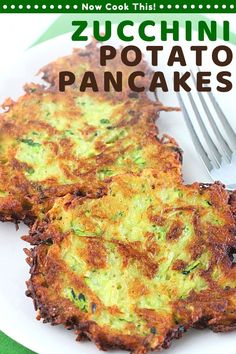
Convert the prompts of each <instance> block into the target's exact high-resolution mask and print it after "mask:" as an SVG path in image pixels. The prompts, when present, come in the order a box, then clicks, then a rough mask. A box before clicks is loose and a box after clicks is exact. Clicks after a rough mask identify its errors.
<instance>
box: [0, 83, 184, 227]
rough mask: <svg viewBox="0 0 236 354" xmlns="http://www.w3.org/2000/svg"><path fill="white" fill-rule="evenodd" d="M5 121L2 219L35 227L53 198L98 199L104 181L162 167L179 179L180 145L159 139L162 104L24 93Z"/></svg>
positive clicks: (0, 142)
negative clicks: (90, 194)
mask: <svg viewBox="0 0 236 354" xmlns="http://www.w3.org/2000/svg"><path fill="white" fill-rule="evenodd" d="M4 108H5V113H3V114H1V117H0V176H1V179H0V219H2V220H3V221H7V220H24V221H25V222H26V223H32V221H33V220H34V219H35V218H37V217H42V216H43V215H44V214H45V213H46V212H47V210H49V209H50V207H51V205H52V204H53V200H54V198H55V197H60V196H64V195H65V194H67V193H73V192H75V193H78V194H79V193H82V194H83V193H86V192H88V191H90V192H94V193H96V192H97V191H98V189H99V187H100V186H101V185H103V184H104V181H105V179H106V178H108V177H110V176H113V175H117V174H120V173H125V172H140V171H142V170H143V169H144V168H157V169H158V171H159V178H160V179H162V178H164V179H173V180H180V179H181V162H180V157H181V156H180V155H181V154H180V152H179V149H178V146H177V145H176V143H175V142H174V140H173V139H171V138H169V139H166V141H162V140H158V139H157V137H156V135H157V128H156V126H155V120H156V117H157V114H158V112H159V111H160V110H162V109H165V107H163V106H162V105H161V104H160V103H153V102H151V101H150V100H148V99H147V98H144V97H143V99H142V100H140V99H135V98H134V99H131V98H127V99H126V100H123V101H120V100H116V99H115V97H111V98H109V99H108V98H107V97H106V96H104V95H100V94H96V95H95V94H94V93H81V94H80V93H78V92H74V91H70V92H67V93H66V94H65V93H58V92H56V91H53V90H46V89H44V88H43V87H41V86H37V85H31V86H28V87H27V90H26V93H25V95H24V96H22V97H20V98H19V99H18V101H17V102H13V101H11V100H7V101H6V102H5V104H4Z"/></svg>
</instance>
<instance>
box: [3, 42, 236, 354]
mask: <svg viewBox="0 0 236 354" xmlns="http://www.w3.org/2000/svg"><path fill="white" fill-rule="evenodd" d="M113 43H114V44H117V41H116V38H113ZM135 44H137V45H138V46H139V47H140V48H142V49H143V50H144V47H145V44H144V43H143V42H140V43H135ZM191 44H193V43H191ZM207 44H208V45H209V47H212V44H211V43H207ZM172 45H173V43H171V42H169V43H168V45H166V46H165V53H168V51H169V49H170V47H171V46H172ZM73 46H75V43H72V42H71V40H70V37H69V36H67V35H65V36H61V37H59V38H57V39H54V40H52V41H49V42H47V43H44V44H42V45H40V46H38V47H35V48H34V49H31V50H30V51H27V52H26V53H25V54H24V55H23V56H22V57H21V58H19V59H18V63H17V65H16V67H15V68H13V69H12V70H11V72H10V73H9V72H7V73H2V75H1V83H0V101H1V102H2V101H3V100H4V99H5V98H6V97H8V96H10V97H13V98H17V97H18V96H19V95H20V94H21V93H22V92H23V91H22V86H23V85H24V83H25V82H30V81H35V78H34V74H35V73H36V72H37V70H38V69H39V68H40V67H42V66H43V65H45V64H47V63H48V62H50V61H51V60H53V59H56V58H57V57H58V56H62V55H66V54H69V53H70V52H71V50H72V47H73ZM183 46H185V47H186V50H187V45H186V43H183ZM233 50H234V51H235V48H233ZM162 63H163V61H162ZM209 67H210V68H211V69H212V71H216V68H214V67H213V66H212V64H211V62H210V59H209V56H208V58H207V59H206V61H205V64H204V68H209ZM175 69H176V70H178V69H179V68H175ZM231 69H232V68H231ZM161 70H163V71H165V73H166V75H167V76H168V77H169V79H170V77H171V70H170V68H168V67H167V66H165V65H164V64H161ZM181 70H182V71H184V70H183V68H182V69H181ZM232 72H233V75H235V74H234V71H233V70H232ZM232 79H233V82H234V83H235V84H236V80H235V77H234V76H233V78H232ZM235 92H236V91H235V89H234V90H233V91H232V92H230V93H227V94H219V93H217V98H218V100H219V102H220V104H221V105H222V107H223V108H224V110H225V112H226V115H227V117H228V118H229V120H230V121H231V123H232V125H233V126H234V128H236V122H235V121H233V117H235V111H234V106H235V105H234V104H232V102H235V99H236V94H235ZM160 99H161V100H162V102H163V103H165V104H166V105H177V104H178V103H177V100H176V97H175V94H174V93H173V92H171V91H170V92H169V93H160ZM158 126H159V128H160V131H161V132H165V133H168V134H170V135H171V136H173V137H174V138H175V139H176V140H177V141H178V143H179V144H180V146H181V147H182V148H183V150H184V152H185V154H184V167H183V175H184V180H185V182H187V183H191V182H193V181H201V182H208V181H209V182H211V179H210V177H209V176H208V174H207V173H206V171H205V169H204V167H203V165H202V162H201V160H200V158H199V156H198V155H197V153H196V152H195V150H194V148H193V145H192V142H191V139H190V136H189V133H188V131H187V129H186V127H185V124H184V121H183V118H182V115H181V113H162V114H161V118H160V120H159V123H158ZM235 172H236V171H235ZM234 175H235V176H236V173H235V174H234ZM25 233H27V228H26V227H25V226H22V225H21V227H20V230H19V231H18V232H16V230H15V227H14V225H12V224H0V270H1V293H0V329H1V330H2V331H4V332H5V333H6V334H8V335H9V336H10V337H12V338H13V339H15V340H17V341H18V342H20V343H22V344H23V345H25V346H26V347H28V348H30V349H32V350H34V351H35V352H37V353H40V354H48V353H50V354H64V353H66V352H68V353H70V354H75V353H83V354H96V353H98V350H97V349H96V347H95V346H94V345H93V344H92V343H89V342H85V343H76V342H75V341H74V338H75V336H74V334H73V332H72V331H66V330H64V329H63V328H62V327H52V326H50V325H48V324H46V325H45V324H43V323H42V322H38V321H36V320H35V312H34V309H33V304H32V301H31V300H30V299H27V298H26V297H25V295H24V292H25V289H26V287H25V280H27V279H28V278H29V274H28V270H29V269H28V266H27V265H26V263H25V255H24V253H23V248H24V247H27V246H28V245H26V244H25V243H24V242H23V241H21V239H20V236H21V235H23V234H25ZM202 348H204V349H202ZM235 348H236V337H235V333H227V334H214V333H212V332H210V331H208V330H205V331H196V330H192V331H190V332H189V333H187V334H186V335H185V338H184V339H182V340H180V341H174V342H173V344H172V346H171V348H170V349H168V350H167V351H165V353H166V354H199V351H204V354H222V353H224V354H235V353H236V350H235ZM116 353H123V352H120V351H116Z"/></svg>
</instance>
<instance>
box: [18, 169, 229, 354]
mask: <svg viewBox="0 0 236 354" xmlns="http://www.w3.org/2000/svg"><path fill="white" fill-rule="evenodd" d="M102 194H103V195H101V196H100V197H99V198H95V199H94V198H91V197H89V196H87V197H84V198H78V197H75V196H73V195H67V196H65V197H64V198H60V199H57V200H56V202H55V204H54V207H53V208H52V209H51V210H50V212H49V213H48V215H47V218H46V219H45V220H44V221H38V222H36V223H35V225H34V226H33V227H32V229H31V232H30V235H29V236H26V237H25V240H27V241H29V242H30V243H31V244H33V245H36V246H35V247H34V248H32V249H31V250H27V251H26V253H27V255H28V258H27V261H28V263H29V264H30V266H31V271H30V273H31V277H30V280H29V281H28V282H27V286H28V292H27V295H28V296H31V297H32V298H33V300H34V304H35V308H36V310H38V319H40V318H43V320H44V322H51V323H52V324H63V325H64V326H65V327H67V328H71V329H74V330H75V331H76V333H77V335H78V339H82V338H84V337H88V338H89V339H91V340H92V341H94V342H95V343H96V345H97V346H98V347H99V348H101V349H108V348H113V347H118V348H122V349H126V350H130V351H131V352H132V353H146V352H147V351H149V350H154V349H160V348H167V347H168V346H169V344H170V341H171V340H172V339H173V338H179V337H180V336H182V334H183V333H184V332H185V331H186V330H187V329H188V328H190V327H194V326H195V327H198V328H202V327H209V328H211V329H212V330H214V331H230V330H233V329H235V328H236V289H235V285H236V267H235V264H234V263H233V258H232V254H233V253H234V252H235V249H236V238H235V226H236V225H235V216H234V214H233V211H232V207H231V205H230V201H229V195H228V193H227V192H226V191H225V190H224V188H223V187H222V185H220V184H217V183H215V184H213V185H211V186H203V185H199V184H197V183H195V184H193V185H191V186H183V185H181V184H180V183H179V184H173V183H172V182H170V183H163V181H160V180H158V178H157V176H156V172H155V171H153V170H144V171H143V172H142V173H141V175H135V174H127V175H120V176H115V177H112V179H111V182H110V183H108V184H107V186H106V187H104V189H103V191H102Z"/></svg>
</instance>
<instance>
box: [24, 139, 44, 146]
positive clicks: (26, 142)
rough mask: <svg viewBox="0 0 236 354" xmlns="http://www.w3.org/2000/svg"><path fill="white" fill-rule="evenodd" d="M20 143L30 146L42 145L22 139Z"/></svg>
mask: <svg viewBox="0 0 236 354" xmlns="http://www.w3.org/2000/svg"><path fill="white" fill-rule="evenodd" d="M20 141H21V142H22V143H24V144H27V145H29V146H40V145H41V144H39V143H35V142H34V141H33V140H32V139H20Z"/></svg>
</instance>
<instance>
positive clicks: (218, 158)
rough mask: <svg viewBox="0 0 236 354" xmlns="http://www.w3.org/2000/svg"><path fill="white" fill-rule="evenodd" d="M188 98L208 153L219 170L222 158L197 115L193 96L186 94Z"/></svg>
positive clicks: (189, 93)
mask: <svg viewBox="0 0 236 354" xmlns="http://www.w3.org/2000/svg"><path fill="white" fill-rule="evenodd" d="M188 97H189V100H190V103H191V105H192V108H193V111H194V113H195V116H196V118H197V121H198V124H199V126H200V128H201V131H202V134H203V136H204V138H205V141H206V143H207V145H208V147H209V151H210V152H211V154H210V155H211V158H212V159H213V160H214V162H215V164H216V167H217V168H219V167H220V165H221V162H222V156H221V154H220V153H219V151H218V149H217V147H216V146H215V144H214V142H213V140H212V138H211V136H210V135H209V133H208V131H207V129H206V127H205V124H204V122H203V120H202V117H201V114H200V113H199V110H198V108H197V105H196V103H195V102H194V99H193V96H192V94H191V92H188Z"/></svg>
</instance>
